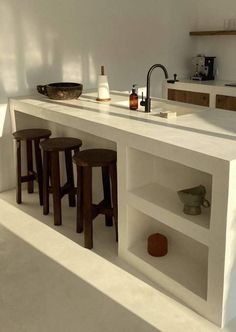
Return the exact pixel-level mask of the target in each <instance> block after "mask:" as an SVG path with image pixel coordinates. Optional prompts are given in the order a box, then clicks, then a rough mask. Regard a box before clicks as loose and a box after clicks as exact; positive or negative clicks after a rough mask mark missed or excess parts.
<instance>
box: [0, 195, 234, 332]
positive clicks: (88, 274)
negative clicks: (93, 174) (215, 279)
mask: <svg viewBox="0 0 236 332" xmlns="http://www.w3.org/2000/svg"><path fill="white" fill-rule="evenodd" d="M23 200H24V203H23V204H22V205H20V206H18V205H16V204H15V191H8V192H5V193H1V194H0V332H54V331H55V332H75V331H76V332H100V331H101V332H110V331H112V332H118V331H119V332H120V331H127V332H157V331H164V332H188V331H191V332H203V331H204V332H206V331H207V332H208V331H209V332H217V331H218V332H219V331H224V332H226V331H228V332H233V331H236V322H234V323H232V324H231V326H229V327H227V328H225V329H223V330H220V329H219V328H217V327H216V326H214V325H213V324H211V323H210V322H208V321H207V320H205V319H204V318H202V317H200V316H199V315H197V314H196V313H194V312H193V311H191V310H189V309H188V308H186V307H184V306H183V305H181V304H179V303H178V302H176V301H175V300H174V299H172V298H170V297H168V296H167V295H165V294H163V293H162V292H160V290H158V289H157V287H156V286H155V285H154V284H152V283H151V282H150V281H149V280H147V279H146V278H145V277H144V276H142V275H141V274H140V273H138V272H137V271H135V270H134V269H132V268H131V267H129V266H128V265H127V264H126V263H125V262H123V261H122V260H121V259H119V258H118V256H117V244H116V242H115V233H114V229H113V228H108V227H105V226H104V223H103V221H102V220H97V221H95V223H94V234H95V235H94V249H93V250H92V251H90V250H86V249H84V248H83V246H82V244H83V235H81V234H76V233H75V231H74V229H75V208H67V206H66V203H67V201H66V198H65V199H64V204H65V206H64V208H63V225H62V226H60V227H54V226H53V218H52V214H50V215H49V216H43V215H42V209H41V208H40V207H39V205H38V196H37V194H31V195H28V194H26V193H24V196H23ZM100 219H101V218H100Z"/></svg>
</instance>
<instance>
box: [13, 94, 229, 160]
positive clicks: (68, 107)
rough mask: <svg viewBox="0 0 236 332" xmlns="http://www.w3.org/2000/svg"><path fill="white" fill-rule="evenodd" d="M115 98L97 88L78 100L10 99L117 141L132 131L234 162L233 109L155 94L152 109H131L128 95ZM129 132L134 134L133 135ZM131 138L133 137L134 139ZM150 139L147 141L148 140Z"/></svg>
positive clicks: (15, 104)
mask: <svg viewBox="0 0 236 332" xmlns="http://www.w3.org/2000/svg"><path fill="white" fill-rule="evenodd" d="M111 98H112V99H111V101H110V102H108V103H101V102H97V101H96V93H88V94H84V95H82V96H81V97H80V99H78V100H69V101H68V100H66V101H59V100H51V99H48V98H46V97H43V96H42V97H41V96H29V97H19V98H14V99H10V106H11V109H14V110H18V111H21V110H22V108H23V109H24V111H23V112H24V113H27V114H30V115H33V116H36V117H37V116H38V117H40V118H43V119H45V120H49V121H55V122H58V123H61V124H65V125H67V126H71V127H74V128H78V129H80V130H83V127H84V126H87V130H88V128H90V129H89V130H90V131H91V132H93V133H94V135H96V133H99V135H98V136H101V137H104V138H107V139H111V140H113V141H119V138H120V137H121V136H122V137H123V138H124V135H127V134H129V137H131V136H132V138H133V139H135V137H134V136H133V135H135V136H138V137H139V138H142V140H141V141H142V142H143V143H144V144H145V142H146V140H147V139H148V140H156V141H159V142H160V143H161V142H163V143H167V144H171V145H172V146H176V147H181V148H184V149H187V150H190V151H194V152H197V153H200V154H204V155H207V156H209V157H215V158H219V159H223V160H225V161H230V160H234V159H236V114H234V112H230V111H225V110H224V111H222V110H214V109H209V108H203V107H198V106H194V105H186V104H183V103H177V102H172V101H166V100H163V99H153V100H152V101H153V105H154V108H155V109H154V110H153V111H152V112H151V113H144V112H143V111H130V110H129V108H128V95H126V94H122V93H118V92H114V93H112V94H111ZM160 109H162V110H169V111H176V112H177V114H181V115H179V116H177V117H176V118H174V119H163V118H160V117H159V116H158V115H157V113H158V111H159V110H160ZM130 135H131V136H130ZM130 139H131V138H130ZM146 144H148V143H147V142H146Z"/></svg>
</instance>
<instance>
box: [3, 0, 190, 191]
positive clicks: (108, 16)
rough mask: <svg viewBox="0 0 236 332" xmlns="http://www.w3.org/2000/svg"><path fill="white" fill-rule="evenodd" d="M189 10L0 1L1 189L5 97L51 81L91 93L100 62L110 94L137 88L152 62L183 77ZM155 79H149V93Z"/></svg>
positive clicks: (8, 159) (6, 184)
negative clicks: (71, 84) (68, 83)
mask: <svg viewBox="0 0 236 332" xmlns="http://www.w3.org/2000/svg"><path fill="white" fill-rule="evenodd" d="M193 6H195V1H193V0H179V1H175V0H165V1H163V0H146V1H145V2H144V1H141V0H129V1H127V0H119V1H116V0H100V1H97V0H80V1H77V0H67V1H62V0H50V1H48V0H41V1H36V0H21V1H19V0H1V2H0V22H1V29H0V72H1V75H0V105H1V107H0V151H1V154H0V191H2V190H5V189H7V188H10V187H13V186H14V176H13V174H14V169H13V168H14V167H13V159H12V155H13V150H12V138H11V125H10V119H9V113H8V112H6V105H7V98H8V97H10V96H17V95H25V94H31V93H35V87H36V85H37V84H44V83H48V82H56V81H75V82H82V83H83V84H84V87H85V88H86V89H90V88H94V87H96V78H97V75H98V72H99V68H100V65H102V64H103V65H105V68H106V72H107V74H108V76H109V83H110V88H112V89H121V90H127V89H130V87H131V85H132V84H133V83H137V84H138V85H140V86H144V85H145V81H146V74H147V70H148V68H149V67H150V66H151V65H152V64H154V63H162V64H164V65H166V67H167V68H168V70H169V74H170V75H173V73H174V72H178V73H182V74H183V75H184V74H186V73H187V72H188V71H189V68H188V65H189V62H190V61H189V60H190V59H191V57H192V56H193V55H194V54H195V51H194V49H193V47H194V41H192V40H191V38H189V36H188V31H189V30H190V29H191V28H193V26H194V25H195V24H196V22H195V10H193ZM162 78H163V74H162V73H161V72H158V71H156V72H155V73H153V78H152V80H153V84H152V85H153V94H155V95H161V81H162Z"/></svg>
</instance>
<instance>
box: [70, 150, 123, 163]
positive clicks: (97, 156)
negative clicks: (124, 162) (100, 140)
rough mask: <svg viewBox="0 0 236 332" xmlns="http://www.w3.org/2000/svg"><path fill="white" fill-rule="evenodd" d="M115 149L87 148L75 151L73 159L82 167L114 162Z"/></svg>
mask: <svg viewBox="0 0 236 332" xmlns="http://www.w3.org/2000/svg"><path fill="white" fill-rule="evenodd" d="M116 158H117V157H116V151H113V150H108V149H89V150H84V151H80V152H79V153H77V154H76V155H75V156H74V158H73V160H74V162H75V163H76V165H79V166H82V167H86V166H89V167H103V166H109V164H111V163H114V162H116Z"/></svg>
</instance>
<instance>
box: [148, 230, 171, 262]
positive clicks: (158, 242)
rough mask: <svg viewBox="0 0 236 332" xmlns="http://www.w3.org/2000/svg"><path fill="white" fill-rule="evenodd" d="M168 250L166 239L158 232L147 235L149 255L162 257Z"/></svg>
mask: <svg viewBox="0 0 236 332" xmlns="http://www.w3.org/2000/svg"><path fill="white" fill-rule="evenodd" d="M167 252H168V240H167V238H166V237H165V236H164V235H162V234H159V233H156V234H152V235H150V236H149V237H148V253H149V254H150V255H151V256H155V257H162V256H165V255H166V254H167Z"/></svg>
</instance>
